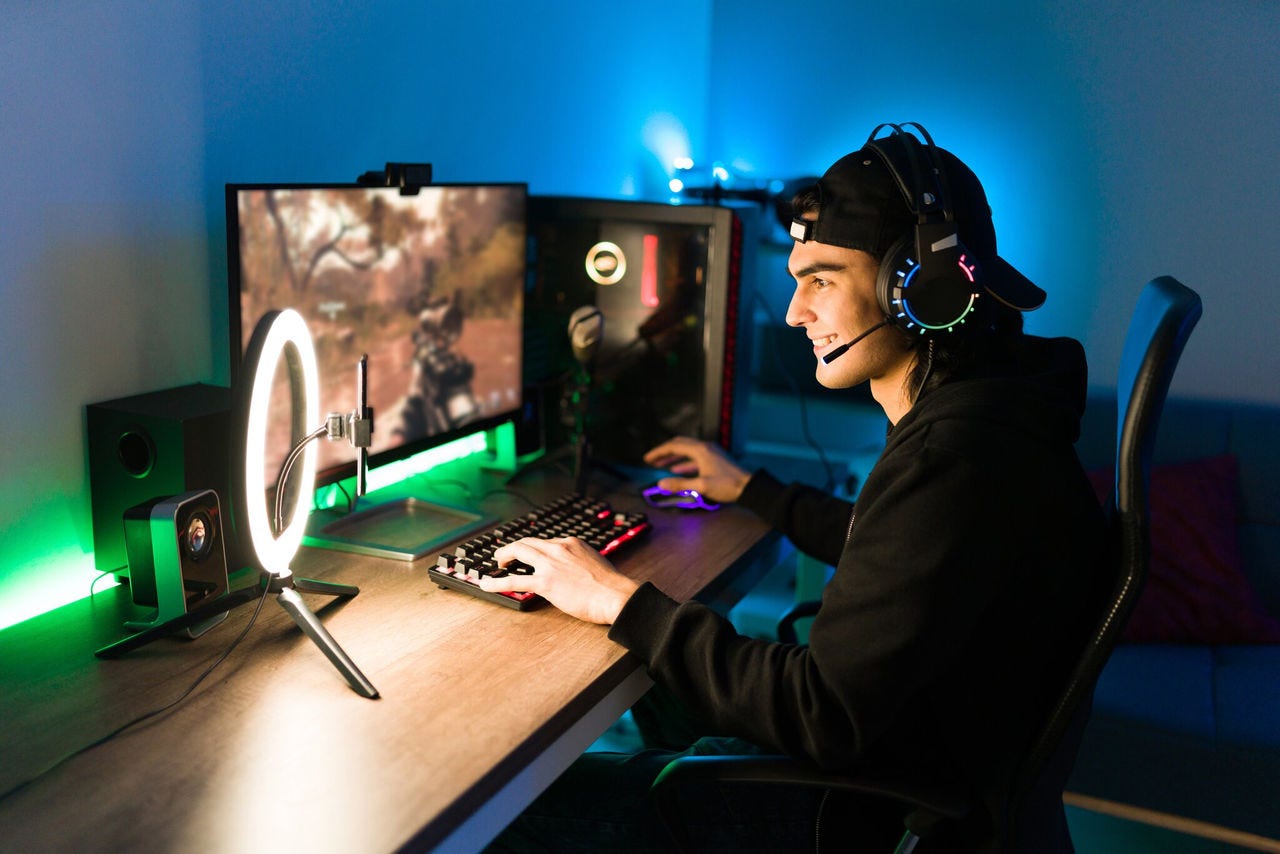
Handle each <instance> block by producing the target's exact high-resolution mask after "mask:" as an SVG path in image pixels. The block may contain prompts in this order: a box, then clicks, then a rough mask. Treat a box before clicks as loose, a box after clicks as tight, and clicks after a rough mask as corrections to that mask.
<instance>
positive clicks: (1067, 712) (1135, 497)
mask: <svg viewBox="0 0 1280 854" xmlns="http://www.w3.org/2000/svg"><path fill="white" fill-rule="evenodd" d="M1201 311H1202V307H1201V303H1200V297H1199V296H1198V295H1197V294H1196V293H1195V291H1192V290H1191V289H1190V288H1188V287H1186V286H1185V285H1183V284H1181V283H1180V282H1178V281H1177V280H1176V279H1173V278H1172V277H1169V276H1161V277H1160V278H1158V279H1153V280H1152V281H1150V282H1148V283H1147V284H1146V286H1145V287H1144V288H1143V289H1142V293H1141V295H1140V296H1139V298H1138V304H1137V306H1136V307H1135V309H1134V312H1133V316H1132V318H1131V319H1130V321H1129V329H1128V332H1127V333H1126V334H1125V341H1124V350H1123V351H1122V353H1121V356H1120V371H1119V376H1118V380H1117V386H1116V396H1117V401H1116V402H1117V410H1118V416H1117V420H1116V477H1115V484H1114V488H1113V494H1112V499H1111V502H1110V504H1111V506H1110V507H1109V508H1108V511H1109V513H1110V525H1111V534H1112V536H1113V541H1112V544H1113V547H1114V549H1115V551H1114V558H1115V560H1116V562H1117V563H1116V566H1117V572H1116V583H1115V586H1114V588H1113V590H1112V591H1111V593H1110V596H1109V597H1107V598H1106V600H1105V601H1104V603H1103V605H1104V610H1103V611H1102V615H1101V619H1100V620H1099V622H1098V625H1097V628H1096V629H1095V630H1094V631H1093V633H1092V634H1091V635H1090V636H1089V638H1088V641H1087V643H1086V645H1085V648H1084V651H1083V653H1082V654H1081V657H1080V659H1079V660H1078V662H1077V663H1076V666H1075V668H1074V670H1073V671H1072V673H1071V677H1070V680H1069V681H1068V683H1067V686H1066V688H1065V690H1064V691H1063V692H1062V694H1061V695H1060V697H1059V699H1058V702H1057V703H1056V705H1055V706H1054V707H1053V709H1052V711H1051V713H1050V715H1049V717H1048V719H1047V723H1046V724H1045V726H1044V727H1043V728H1042V730H1041V731H1040V733H1039V735H1038V737H1037V740H1036V742H1035V744H1034V746H1033V748H1032V750H1031V752H1030V753H1029V754H1028V755H1027V757H1026V758H1025V759H1024V760H1023V763H1022V766H1021V770H1020V773H1019V778H1018V782H1017V785H1016V786H1015V795H1016V796H1017V797H1020V798H1022V799H1024V800H1025V799H1026V798H1028V797H1031V796H1032V795H1031V794H1030V793H1033V792H1034V791H1035V790H1036V788H1037V784H1038V783H1043V782H1044V781H1043V780H1042V778H1044V777H1046V776H1053V777H1055V778H1057V779H1055V780H1054V781H1053V782H1052V783H1051V785H1050V786H1049V787H1048V788H1049V790H1050V791H1049V792H1046V793H1045V794H1047V795H1049V796H1054V795H1053V790H1056V797H1057V799H1058V802H1059V804H1060V802H1061V785H1062V784H1065V777H1066V775H1067V774H1068V773H1069V772H1070V768H1071V763H1072V762H1074V757H1075V749H1076V746H1077V742H1078V735H1079V731H1080V730H1082V729H1083V727H1084V722H1085V720H1086V718H1087V715H1088V711H1089V706H1090V704H1091V703H1092V696H1093V687H1094V684H1095V683H1096V682H1097V680H1098V676H1099V674H1100V673H1101V672H1102V668H1103V667H1104V666H1105V665H1106V663H1107V659H1108V658H1109V657H1110V656H1111V651H1112V650H1113V649H1114V648H1115V645H1116V642H1117V641H1118V640H1119V638H1120V633H1121V631H1123V629H1124V626H1125V623H1126V622H1127V621H1128V619H1129V615H1130V614H1131V613H1132V612H1133V608H1134V605H1135V604H1136V603H1137V600H1138V595H1139V593H1141V592H1142V585H1143V583H1144V582H1145V580H1146V574H1147V564H1148V563H1149V561H1150V555H1151V542H1150V526H1149V505H1148V488H1149V485H1150V481H1151V456H1152V451H1153V449H1154V447H1155V439H1156V427H1157V426H1158V424H1159V421H1160V413H1161V410H1162V409H1163V408H1164V401H1165V396H1166V395H1167V394H1168V392H1169V383H1170V381H1171V380H1172V379H1173V372H1174V369H1175V368H1176V367H1177V364H1178V359H1179V357H1180V356H1181V355H1182V350H1183V347H1184V346H1185V345H1186V343H1187V339H1188V338H1189V337H1190V335H1191V330H1192V329H1193V328H1194V327H1195V325H1196V322H1197V321H1198V320H1199V319H1200V314H1201ZM1068 736H1074V737H1068ZM1064 754H1066V755H1064ZM1024 806H1025V804H1020V803H1015V805H1014V817H1013V818H1014V820H1015V821H1017V820H1018V815H1017V814H1018V813H1019V812H1020V811H1021V810H1022V809H1023V808H1024Z"/></svg>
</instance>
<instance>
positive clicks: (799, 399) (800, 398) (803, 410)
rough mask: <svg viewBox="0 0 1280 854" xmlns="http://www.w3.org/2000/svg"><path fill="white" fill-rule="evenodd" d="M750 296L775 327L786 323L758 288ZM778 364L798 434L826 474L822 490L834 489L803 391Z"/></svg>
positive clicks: (783, 363)
mask: <svg viewBox="0 0 1280 854" xmlns="http://www.w3.org/2000/svg"><path fill="white" fill-rule="evenodd" d="M751 296H752V301H753V302H758V303H759V304H760V305H761V306H763V307H764V310H765V312H766V313H767V314H768V315H769V320H770V321H771V322H772V323H773V324H774V326H775V327H776V326H778V325H782V326H785V325H786V323H785V321H784V322H783V323H782V324H779V323H778V315H777V314H776V313H775V312H774V310H773V306H771V305H769V302H768V300H766V299H765V298H764V295H763V294H761V293H760V291H759V290H758V289H756V290H753V291H752V292H751ZM775 332H776V329H775ZM778 365H779V367H780V368H781V370H782V376H783V377H784V378H785V379H786V381H787V385H788V386H790V387H791V393H792V394H794V395H795V398H796V404H797V406H798V407H799V409H800V435H801V436H803V437H804V440H805V443H806V444H808V445H809V447H810V448H813V451H814V453H815V454H817V456H818V461H819V462H820V463H822V470H823V471H824V472H825V473H826V475H827V481H826V484H825V485H824V486H823V487H822V491H823V492H832V491H833V490H834V489H835V484H836V475H835V471H834V470H833V469H832V468H831V461H830V460H828V459H827V455H826V454H825V453H824V452H823V450H822V446H821V445H819V444H818V442H817V440H815V439H814V438H813V434H812V433H811V432H809V410H808V408H807V407H806V406H805V396H804V391H803V390H801V388H800V384H799V383H798V382H796V378H795V377H794V376H792V375H791V371H790V370H788V369H787V366H786V363H785V362H783V361H782V360H781V359H780V360H778Z"/></svg>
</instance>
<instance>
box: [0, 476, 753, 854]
mask: <svg viewBox="0 0 1280 854" xmlns="http://www.w3.org/2000/svg"><path fill="white" fill-rule="evenodd" d="M562 491H564V485H557V484H543V485H540V486H536V487H529V489H528V490H527V492H528V493H529V494H533V495H534V497H535V498H537V499H538V500H542V498H544V497H550V496H552V495H555V494H558V493H559V492H562ZM607 497H608V498H609V500H610V501H612V502H613V504H614V505H615V507H617V508H619V509H624V510H635V509H644V507H643V503H642V502H641V501H640V500H639V497H638V491H637V490H636V489H635V488H634V487H628V488H626V489H624V490H622V491H619V492H616V493H613V494H610V495H608V496H607ZM481 506H482V507H483V509H485V510H487V511H489V512H491V513H493V514H494V515H496V516H498V517H500V518H510V517H512V516H516V515H519V514H520V513H522V512H524V510H525V509H527V505H525V504H523V503H522V502H520V501H519V500H518V499H516V498H514V497H512V496H510V495H496V496H492V497H490V498H488V499H486V500H485V502H484V503H483V504H482V505H481ZM648 512H649V513H650V518H651V519H652V520H653V522H654V531H653V532H652V534H651V535H650V536H649V537H648V538H647V540H645V541H644V542H642V543H640V544H639V545H638V546H637V547H635V548H632V549H629V550H628V551H627V552H626V553H625V554H622V555H619V556H618V561H617V565H618V567H619V568H620V569H621V570H622V571H623V572H625V573H627V574H628V575H630V576H632V577H634V578H637V579H644V580H652V581H654V582H655V583H657V584H658V585H659V586H660V587H661V588H662V589H664V590H666V591H667V592H668V593H669V594H671V595H672V596H674V597H676V598H677V599H687V598H691V597H695V596H696V597H698V598H700V599H703V600H704V601H705V600H706V599H707V598H708V597H719V598H720V599H721V600H723V602H724V603H725V604H732V602H733V601H734V600H735V599H736V598H737V596H738V595H739V591H745V589H747V588H749V586H750V585H751V584H752V583H754V580H755V579H756V578H758V577H759V576H760V575H761V574H763V572H764V571H766V570H767V569H768V568H769V566H771V565H772V564H771V562H770V561H771V553H772V550H773V549H774V548H775V547H776V545H777V540H776V537H774V536H773V535H771V534H770V532H769V530H768V528H767V526H765V525H764V524H763V523H762V522H760V521H759V520H758V519H756V517H754V516H753V515H751V514H750V513H748V512H747V511H744V510H741V509H740V508H736V507H725V508H723V509H722V510H721V511H719V512H717V513H713V514H690V513H681V512H679V511H658V510H649V511H648ZM424 560H426V559H424ZM295 573H296V574H298V575H301V576H307V577H315V578H323V579H327V580H332V581H337V582H342V583H347V584H355V585H358V586H359V587H360V594H359V595H358V596H356V597H355V598H353V599H350V600H347V601H345V602H340V601H339V600H327V599H325V597H316V596H311V595H307V596H306V598H307V599H308V600H309V603H310V604H311V606H312V607H313V608H315V609H316V610H317V613H318V614H319V615H320V618H321V620H322V621H323V622H324V624H325V625H326V626H327V627H328V629H329V631H330V632H331V633H332V634H333V636H334V637H335V638H336V639H337V641H338V643H339V644H341V645H342V647H343V648H344V649H345V650H346V652H347V653H348V654H349V655H350V656H351V658H352V659H353V660H354V661H355V662H356V664H357V665H358V666H359V667H360V669H361V670H362V671H363V672H364V673H365V675H366V676H368V677H369V679H370V680H371V681H372V682H373V684H374V685H375V686H377V688H378V690H379V691H380V692H381V694H382V697H381V699H379V700H367V699H364V698H362V697H360V696H358V695H357V694H355V693H354V692H353V691H352V690H351V689H350V688H349V687H347V685H346V683H345V681H344V680H343V679H342V677H341V676H340V675H339V674H338V672H337V670H335V669H334V667H333V666H332V665H331V664H330V663H329V661H328V660H327V659H326V658H325V657H324V655H323V654H322V653H321V652H320V650H319V649H318V648H317V647H315V646H314V645H313V644H312V643H311V642H310V641H309V640H308V639H307V638H306V637H305V636H304V635H302V633H301V632H300V631H299V630H298V629H297V627H296V626H295V625H294V624H293V622H292V621H291V620H290V619H289V617H288V616H287V615H286V614H285V613H284V612H283V610H282V609H280V608H279V607H277V606H276V605H275V604H274V603H272V602H267V603H266V605H264V607H263V609H262V613H261V615H260V616H259V618H258V622H257V624H256V625H255V626H253V628H252V630H251V631H250V633H249V634H248V636H247V637H246V638H245V639H244V641H243V642H242V643H241V644H240V646H239V647H237V648H236V650H235V651H234V652H233V653H232V654H231V656H230V657H229V658H228V659H227V661H225V662H224V663H223V664H222V665H221V666H219V667H218V669H216V670H215V671H214V672H213V674H212V675H211V676H210V677H209V678H208V679H206V680H205V682H204V683H203V684H202V685H201V686H200V687H199V688H198V689H197V690H196V691H195V692H194V693H193V694H192V695H191V696H189V697H188V698H187V699H185V700H183V701H182V703H180V704H179V705H178V706H177V707H176V708H174V709H173V710H171V711H169V712H166V713H164V714H163V715H160V716H158V717H156V718H153V719H152V720H150V721H147V722H145V723H143V724H141V725H138V726H136V727H133V728H132V729H130V730H128V731H126V732H125V733H123V734H121V735H120V736H118V737H117V738H115V739H113V740H111V741H109V742H108V743H106V744H104V745H102V746H100V747H97V748H94V749H92V750H90V751H89V752H87V753H85V754H83V755H81V756H78V757H76V758H74V759H72V760H70V761H69V762H67V763H65V764H63V765H62V766H61V767H59V768H57V769H56V770H54V771H52V772H51V773H49V774H48V775H46V776H44V777H43V778H41V779H40V780H38V781H37V782H35V783H34V784H32V785H31V786H29V787H28V788H26V789H24V790H23V791H21V792H19V793H17V794H15V795H13V796H12V797H10V798H8V799H7V800H5V801H3V802H0V849H3V850H9V851H44V850H49V851H73V850H78V851H86V850H122V851H123V850H146V851H201V852H219V851H226V852H237V854H239V852H249V851H271V852H279V851H294V850H308V851H341V852H364V851H371V852H383V851H395V850H415V851H416V850H431V849H434V850H445V851H474V850H476V849H478V848H480V847H481V846H482V845H483V844H484V843H485V842H487V841H488V839H490V838H491V837H492V836H493V835H494V834H496V833H497V832H498V831H499V830H501V829H502V827H503V826H505V824H506V822H507V821H508V820H510V818H512V817H514V816H515V815H516V814H517V813H518V812H519V811H520V810H521V809H523V807H524V806H525V805H526V804H527V803H528V802H529V801H530V800H532V799H533V797H534V796H535V795H536V794H537V793H538V792H539V791H541V790H542V788H544V787H545V786H546V785H547V784H548V783H550V782H551V781H552V780H554V779H555V777H556V776H557V775H558V774H559V773H560V771H562V770H563V769H564V768H565V767H567V765H568V764H569V763H570V762H571V761H572V760H573V759H574V757H576V756H577V755H578V754H579V753H581V751H582V750H583V749H584V748H586V747H587V746H588V745H589V744H590V743H591V742H592V741H594V740H595V739H596V738H597V737H598V736H599V735H600V734H601V733H602V732H604V730H605V729H607V728H608V726H609V725H610V724H611V723H612V722H613V721H614V720H615V719H616V718H617V717H618V715H619V714H621V713H622V712H623V711H624V710H625V709H626V708H627V707H628V706H629V705H630V704H631V703H632V702H634V700H636V699H637V698H638V697H639V696H640V695H641V694H642V693H643V692H644V691H645V690H646V689H647V688H648V685H649V681H648V678H647V677H646V676H645V675H644V673H643V670H642V669H641V668H640V667H639V666H638V662H637V661H636V660H635V659H634V658H633V657H631V656H630V655H628V654H626V653H625V652H624V650H623V649H622V648H621V647H619V646H618V645H616V644H614V643H613V642H612V641H610V640H609V639H608V638H607V634H606V633H607V628H605V627H603V626H592V625H587V624H584V623H580V622H578V621H576V620H573V619H571V618H569V617H567V616H565V615H564V614H562V613H560V612H559V611H556V610H555V609H553V608H550V607H545V606H544V607H542V608H540V609H537V610H534V611H530V612H517V611H513V610H508V609H505V608H501V607H499V606H496V605H492V604H490V603H488V602H484V601H482V600H479V599H476V598H473V597H470V596H466V595H464V594H460V593H456V592H453V591H448V590H442V589H439V588H437V587H435V586H434V585H433V584H430V583H429V582H428V580H427V577H426V564H425V563H424V562H423V561H419V562H417V563H414V564H410V563H403V562H398V561H392V560H386V559H380V558H370V557H357V556H352V555H349V554H343V553H339V552H328V551H321V550H315V549H303V550H302V552H300V554H299V556H298V558H297V559H296V561H295ZM86 583H87V580H86ZM735 585H736V586H735ZM252 611H253V606H251V605H250V606H246V607H241V608H239V609H237V610H236V611H235V612H233V613H232V614H231V616H230V617H229V618H228V619H227V620H226V621H225V622H223V623H222V624H221V625H219V626H217V627H215V628H214V629H212V630H211V631H209V632H208V633H207V634H205V635H204V636H202V637H200V638H198V639H196V640H194V641H180V640H170V639H165V640H161V641H157V642H154V643H152V644H150V645H148V646H145V647H143V648H141V649H138V650H136V651H134V652H131V653H129V654H128V655H126V656H124V657H123V658H120V659H118V660H111V661H100V660H98V659H95V658H94V657H93V650H94V649H96V648H98V647H99V646H101V645H103V644H105V643H108V642H110V641H112V640H115V639H116V638H118V637H120V636H122V635H123V634H124V632H123V630H122V628H121V623H122V621H123V620H124V619H125V618H126V616H132V615H134V614H136V612H137V609H136V608H135V607H134V606H133V604H132V602H130V601H129V598H128V593H127V590H125V589H124V588H113V589H110V590H107V591H103V592H101V593H99V594H98V595H97V596H95V597H93V598H91V599H86V600H82V601H80V602H76V603H72V604H70V605H67V606H65V607H63V608H60V609H58V610H56V611H54V612H51V613H49V614H46V615H44V616H42V617H38V618H36V619H34V620H29V621H27V622H25V623H21V624H19V625H17V626H13V627H11V628H9V629H6V630H4V631H3V632H0V721H2V722H3V723H2V724H0V726H2V727H3V732H4V747H3V755H2V756H0V791H3V790H6V789H8V788H9V787H10V786H12V785H14V784H15V783H17V782H20V781H21V780H23V779H26V778H27V777H30V776H32V775H33V774H35V773H37V772H39V771H40V770H41V769H43V768H44V767H46V766H47V765H48V764H50V763H51V762H52V761H54V760H55V759H57V758H58V757H60V756H62V755H64V754H65V753H68V752H70V751H71V750H73V749H75V748H77V747H79V746H81V745H83V744H86V743H88V742H90V741H93V740H94V739H97V738H99V737H101V736H102V735H104V734H106V733H107V732H109V731H110V730H112V729H114V728H115V727H116V726H118V725H120V724H121V723H124V722H125V721H128V720H130V719H132V718H133V717H135V716H137V715H139V714H141V713H143V712H146V711H150V710H151V709H154V708H157V707H159V706H161V705H164V704H165V703H167V702H169V701H171V700H173V699H175V698H177V697H178V696H179V695H180V694H181V692H182V691H183V690H185V689H186V688H187V687H188V686H189V685H190V684H191V683H192V682H193V681H194V679H195V677H196V676H197V675H199V674H200V673H201V672H202V671H203V670H204V669H205V668H206V667H208V666H209V664H211V663H212V662H213V661H214V660H215V659H216V658H217V657H218V656H219V655H220V654H221V653H222V652H223V651H224V650H225V649H226V648H227V646H228V645H229V644H230V643H231V641H232V640H233V639H234V638H235V637H236V635H238V634H239V632H240V631H241V630H242V629H243V628H244V627H245V626H246V625H247V624H248V621H249V618H250V616H251V614H252ZM517 651H518V655H517V654H516V653H517Z"/></svg>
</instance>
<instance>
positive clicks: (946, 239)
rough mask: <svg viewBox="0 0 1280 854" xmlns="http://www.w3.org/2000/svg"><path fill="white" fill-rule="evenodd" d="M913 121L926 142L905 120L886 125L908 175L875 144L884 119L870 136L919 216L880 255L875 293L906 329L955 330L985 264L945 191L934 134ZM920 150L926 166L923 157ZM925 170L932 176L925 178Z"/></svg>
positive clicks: (919, 332) (886, 311)
mask: <svg viewBox="0 0 1280 854" xmlns="http://www.w3.org/2000/svg"><path fill="white" fill-rule="evenodd" d="M909 125H910V126H913V127H915V128H917V129H918V130H919V131H920V134H921V135H922V136H923V137H924V139H925V143H921V142H920V141H919V140H918V139H916V137H915V136H914V135H913V134H911V133H909V132H908V131H906V130H904V129H903V127H902V126H901V125H887V127H890V128H892V130H893V135H892V136H891V137H889V139H896V140H898V141H899V142H901V143H902V147H903V150H904V151H905V153H906V157H907V159H908V164H905V165H908V166H909V167H910V169H909V173H910V174H909V175H908V174H905V173H906V172H907V171H908V170H904V169H900V168H899V167H898V164H896V163H894V158H893V156H891V155H890V153H889V152H888V151H887V150H886V149H885V148H883V147H881V146H880V145H878V144H877V140H876V139H875V135H876V134H877V133H879V132H880V130H881V128H883V127H886V125H881V126H879V127H877V128H876V129H875V130H873V131H872V132H871V138H870V139H868V140H867V147H868V148H870V149H872V150H873V151H875V152H876V153H877V154H878V155H879V156H880V159H881V160H883V161H884V163H885V166H887V167H888V169H889V172H890V174H891V175H892V176H893V178H894V180H895V182H896V183H897V185H898V188H899V189H900V190H901V191H902V194H903V197H904V199H905V200H906V203H907V207H908V208H909V209H910V210H911V212H912V213H913V214H915V215H916V218H917V222H916V226H915V228H914V229H912V232H911V233H910V234H908V235H905V236H903V237H902V238H901V239H899V240H898V241H897V242H896V243H894V245H893V246H891V247H890V248H889V251H888V252H886V253H885V255H884V258H882V259H881V262H880V272H879V275H878V277H877V280H876V296H877V299H878V300H879V302H880V310H881V311H883V312H884V314H885V316H886V317H887V318H889V320H890V321H891V322H892V323H893V324H894V325H895V326H897V327H898V328H899V329H901V330H903V331H905V332H909V333H912V334H915V335H929V334H935V333H942V332H951V331H952V330H954V329H955V328H956V327H957V326H959V325H961V324H962V323H964V321H965V318H966V317H968V315H969V314H970V313H971V312H972V311H973V309H974V304H975V302H976V301H977V299H978V296H979V295H980V294H981V293H982V286H981V285H980V284H979V281H980V280H981V270H980V269H979V268H978V265H977V262H976V260H975V259H973V258H972V257H971V256H970V254H969V253H968V252H967V251H966V250H965V247H964V244H962V243H961V242H960V238H959V235H958V234H957V225H956V222H955V219H954V217H953V215H952V212H951V207H950V201H949V199H948V197H947V184H948V182H947V175H946V172H945V170H944V168H943V164H942V158H941V156H940V155H939V154H938V151H937V149H936V148H935V147H934V144H933V138H932V137H930V136H929V132H928V131H926V130H925V129H924V128H923V127H921V126H920V125H918V124H915V123H909ZM922 153H923V155H924V156H925V158H926V159H927V160H928V164H927V166H925V165H922V163H921V159H922V158H921V155H922ZM927 175H931V176H932V177H933V179H934V180H933V181H932V182H929V183H926V181H925V179H926V176H927Z"/></svg>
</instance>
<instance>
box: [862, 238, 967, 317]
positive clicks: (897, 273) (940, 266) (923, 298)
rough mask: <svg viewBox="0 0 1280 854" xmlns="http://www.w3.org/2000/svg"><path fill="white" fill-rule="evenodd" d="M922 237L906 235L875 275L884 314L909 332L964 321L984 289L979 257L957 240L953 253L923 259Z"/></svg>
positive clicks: (890, 251) (877, 297)
mask: <svg viewBox="0 0 1280 854" xmlns="http://www.w3.org/2000/svg"><path fill="white" fill-rule="evenodd" d="M920 228H924V226H918V227H917V230H919V229H920ZM917 242H919V239H918V238H917V237H916V235H915V234H912V235H910V236H908V237H903V238H902V239H901V240H899V241H898V242H896V243H894V244H893V246H891V247H890V248H889V251H888V252H886V253H885V255H884V259H883V260H882V261H881V263H880V271H879V273H878V274H877V277H876V299H877V301H878V302H879V303H880V309H881V311H883V312H884V313H885V316H886V317H888V318H889V319H890V320H891V321H893V324H894V326H896V327H897V328H898V329H901V330H902V331H904V332H908V333H910V334H912V335H933V334H939V333H944V332H951V331H953V330H955V329H956V327H958V326H960V325H961V324H963V323H964V322H965V318H967V317H968V316H969V314H970V313H971V312H972V311H973V309H974V306H975V304H976V302H977V300H978V298H979V295H980V294H981V292H982V287H981V286H980V285H978V284H977V281H978V276H979V271H978V267H977V263H976V262H974V261H973V260H972V259H970V258H969V256H968V253H967V252H966V251H965V248H964V246H963V245H962V244H959V243H955V242H954V241H953V245H954V250H953V252H951V253H950V254H946V255H941V256H933V257H930V258H925V259H918V258H916V257H915V255H916V244H917ZM925 245H928V244H927V243H926V244H925Z"/></svg>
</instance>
